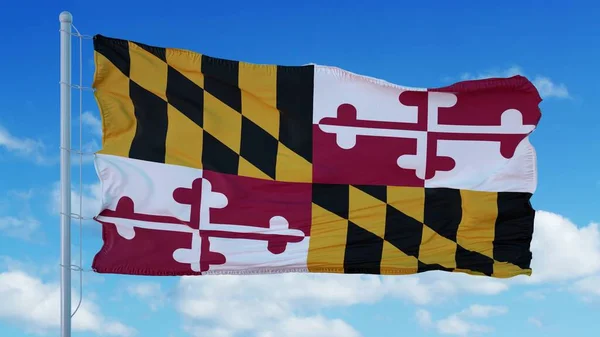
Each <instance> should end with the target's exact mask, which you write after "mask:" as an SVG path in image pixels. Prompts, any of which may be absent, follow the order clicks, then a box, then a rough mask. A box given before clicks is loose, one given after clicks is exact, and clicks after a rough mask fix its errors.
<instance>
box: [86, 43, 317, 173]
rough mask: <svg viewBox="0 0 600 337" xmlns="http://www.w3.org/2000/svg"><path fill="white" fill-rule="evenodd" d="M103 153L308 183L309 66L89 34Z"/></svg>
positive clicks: (312, 76)
mask: <svg viewBox="0 0 600 337" xmlns="http://www.w3.org/2000/svg"><path fill="white" fill-rule="evenodd" d="M94 51H95V53H94V55H95V63H96V72H95V74H94V85H93V86H94V88H95V89H96V91H95V95H96V100H97V102H98V105H99V107H100V112H101V116H102V123H103V131H104V134H103V148H102V150H101V151H100V153H103V154H112V155H118V156H123V157H129V158H134V159H140V160H146V161H153V162H159V163H167V164H175V165H182V166H187V167H194V168H204V169H208V170H213V171H216V172H220V173H227V174H235V175H240V176H246V177H254V178H261V179H269V180H278V181H288V182H311V181H312V104H313V103H312V102H313V78H314V67H313V66H296V67H294V66H278V65H257V64H250V63H244V62H238V61H230V60H225V59H218V58H213V57H210V56H206V55H203V54H198V53H195V52H192V51H187V50H181V49H169V48H161V47H153V46H148V45H145V44H141V43H136V42H132V41H127V40H120V39H113V38H108V37H104V36H102V35H96V36H95V37H94Z"/></svg>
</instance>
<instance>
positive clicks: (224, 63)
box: [202, 55, 242, 113]
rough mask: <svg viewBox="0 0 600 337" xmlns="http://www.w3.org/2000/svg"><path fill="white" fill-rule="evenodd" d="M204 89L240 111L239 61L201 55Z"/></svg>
mask: <svg viewBox="0 0 600 337" xmlns="http://www.w3.org/2000/svg"><path fill="white" fill-rule="evenodd" d="M202 74H203V75H204V90H206V92H208V93H210V94H211V95H213V96H215V98H217V99H218V100H219V101H221V102H223V103H225V104H227V105H228V106H229V107H231V108H232V109H233V110H235V111H237V112H239V113H241V112H242V90H241V89H240V88H239V62H238V61H231V60H225V59H219V58H215V57H210V56H206V55H202Z"/></svg>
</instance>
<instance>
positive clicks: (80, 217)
mask: <svg viewBox="0 0 600 337" xmlns="http://www.w3.org/2000/svg"><path fill="white" fill-rule="evenodd" d="M69 26H70V28H72V29H73V30H74V32H73V31H71V30H70V29H64V28H62V27H61V29H60V32H62V33H66V34H67V35H69V36H70V37H76V38H77V39H78V43H79V83H78V84H72V83H67V82H64V81H62V80H61V81H60V84H61V85H66V86H67V87H68V88H69V90H73V89H75V90H77V91H79V149H73V148H71V147H70V146H69V147H65V146H61V147H60V149H61V150H62V151H65V152H67V153H68V154H69V156H71V155H73V154H75V155H77V156H78V157H79V205H78V206H79V212H78V213H74V212H69V214H65V213H64V212H62V211H61V212H60V214H61V215H62V216H66V217H68V218H70V219H74V220H77V221H78V225H79V264H78V265H76V264H68V265H66V264H64V262H66V261H63V263H61V264H60V266H61V268H68V269H69V270H71V271H74V272H79V300H78V302H77V305H76V307H75V309H74V310H73V312H72V313H71V315H70V317H71V318H73V316H75V314H76V313H77V311H78V310H79V309H80V308H81V303H82V301H83V272H84V271H85V272H89V271H92V270H87V269H84V268H83V220H92V219H93V218H87V217H84V216H83V156H84V155H94V153H93V152H84V151H83V91H93V88H91V87H86V86H84V85H83V40H89V39H92V38H93V37H92V36H90V35H83V34H81V33H80V32H79V30H78V29H77V27H75V25H73V23H72V21H71V22H69ZM69 209H70V207H69ZM69 237H70V235H69ZM67 244H68V245H70V242H69V243H67ZM69 255H70V254H69ZM69 262H70V261H69ZM69 284H70V283H69ZM69 299H70V297H69ZM68 330H69V331H68V334H69V335H70V326H69V329H68Z"/></svg>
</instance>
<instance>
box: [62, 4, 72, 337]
mask: <svg viewBox="0 0 600 337" xmlns="http://www.w3.org/2000/svg"><path fill="white" fill-rule="evenodd" d="M59 20H60V264H61V273H60V336H61V337H71V152H70V149H71V24H72V23H73V16H72V15H71V13H69V12H66V11H65V12H62V13H60V16H59Z"/></svg>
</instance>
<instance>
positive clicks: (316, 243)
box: [93, 35, 541, 277]
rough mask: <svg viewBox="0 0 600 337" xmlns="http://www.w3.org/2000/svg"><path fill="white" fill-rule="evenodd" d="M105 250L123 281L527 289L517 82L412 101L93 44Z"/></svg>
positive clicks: (103, 257)
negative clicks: (508, 285)
mask: <svg viewBox="0 0 600 337" xmlns="http://www.w3.org/2000/svg"><path fill="white" fill-rule="evenodd" d="M94 50H95V62H96V71H95V77H94V88H95V89H96V91H95V95H96V99H97V102H98V105H99V108H100V112H101V116H102V128H103V140H102V144H103V148H102V150H101V151H99V152H98V153H97V155H96V157H95V165H96V169H97V172H98V175H99V177H100V180H101V182H102V210H101V212H100V213H99V214H98V216H97V217H96V220H97V221H98V222H100V223H101V224H102V227H103V235H102V237H103V242H104V244H103V246H102V248H101V250H100V251H99V252H98V254H97V255H96V257H95V259H94V262H93V268H94V270H95V271H97V272H100V273H119V274H136V275H210V274H264V273H284V272H321V273H362V274H413V273H420V272H425V271H429V270H443V271H451V272H465V273H469V274H476V275H486V276H488V277H512V276H515V275H519V274H525V275H530V274H531V269H530V262H531V257H532V256H531V252H530V242H531V238H532V233H533V221H534V210H533V209H532V206H531V204H530V198H531V196H532V193H533V192H534V190H535V188H536V184H537V172H536V154H535V151H534V148H533V147H532V145H531V144H530V143H529V140H528V135H529V134H530V133H531V132H532V131H533V130H534V129H535V128H536V126H537V124H538V121H539V119H540V115H541V114H540V110H539V108H538V105H539V103H540V102H541V98H540V96H539V94H538V92H537V90H536V88H535V87H534V86H533V85H532V83H531V82H529V81H528V80H527V79H526V78H524V77H521V76H515V77H510V78H490V79H483V80H476V81H465V82H459V83H456V84H453V85H450V86H447V87H443V88H435V89H418V88H407V87H403V86H400V85H396V84H392V83H389V82H386V81H384V80H381V79H376V78H372V77H366V76H361V75H357V74H354V73H351V72H348V71H345V70H342V69H339V68H336V67H328V66H319V65H304V66H282V65H262V64H251V63H244V62H239V61H232V60H225V59H219V58H215V57H210V56H207V55H203V54H199V53H195V52H192V51H187V50H181V49H170V48H161V47H153V46H148V45H145V44H141V43H137V42H132V41H127V40H120V39H113V38H108V37H105V36H101V35H96V36H95V37H94Z"/></svg>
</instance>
